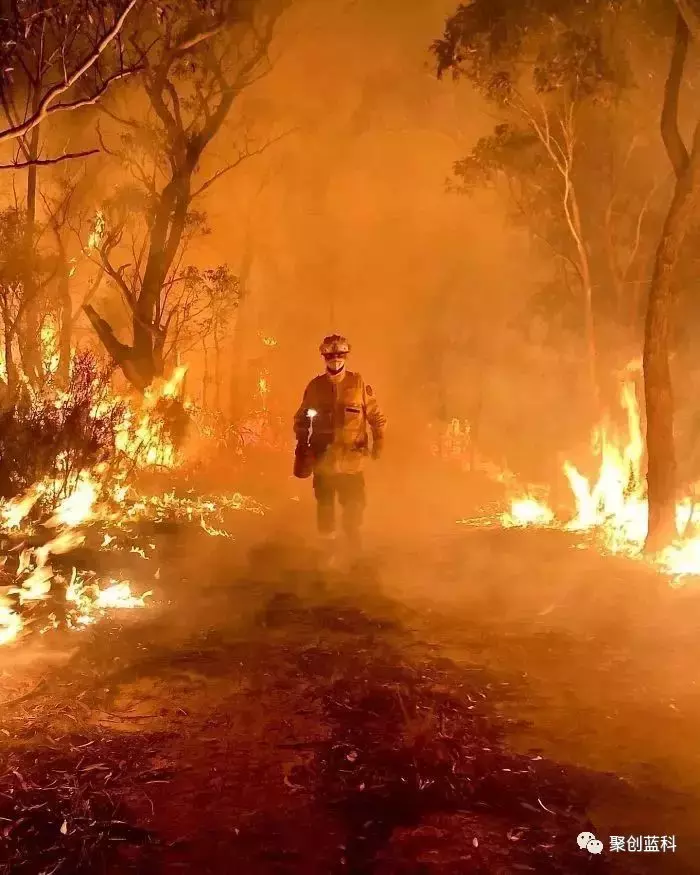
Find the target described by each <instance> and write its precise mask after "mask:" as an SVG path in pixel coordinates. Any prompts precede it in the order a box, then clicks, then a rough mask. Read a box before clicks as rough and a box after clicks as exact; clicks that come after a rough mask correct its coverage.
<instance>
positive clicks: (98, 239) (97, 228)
mask: <svg viewBox="0 0 700 875" xmlns="http://www.w3.org/2000/svg"><path fill="white" fill-rule="evenodd" d="M105 227H106V223H105V217H104V213H103V212H102V211H101V210H98V211H97V212H96V213H95V221H94V222H93V223H92V230H91V231H90V234H89V236H88V239H87V246H86V247H85V248H86V249H87V250H88V252H91V251H92V250H93V249H99V248H100V246H101V244H102V238H103V237H104V233H105Z"/></svg>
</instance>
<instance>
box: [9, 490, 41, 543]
mask: <svg viewBox="0 0 700 875" xmlns="http://www.w3.org/2000/svg"><path fill="white" fill-rule="evenodd" d="M45 489H46V487H45V484H44V483H37V484H36V485H34V486H32V487H31V488H30V489H28V490H27V492H25V494H24V495H22V496H20V497H18V498H11V499H10V500H9V501H6V502H5V503H4V504H3V505H2V508H1V509H0V516H1V517H2V525H3V528H4V529H6V530H7V531H12V529H18V528H19V527H20V526H21V525H22V523H23V522H24V520H25V519H26V518H27V516H28V515H29V512H30V511H31V509H32V508H33V507H34V505H35V504H36V503H37V501H38V500H39V497H40V496H41V494H42V493H43V492H44V491H45Z"/></svg>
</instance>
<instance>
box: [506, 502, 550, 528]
mask: <svg viewBox="0 0 700 875" xmlns="http://www.w3.org/2000/svg"><path fill="white" fill-rule="evenodd" d="M553 520H554V512H553V511H552V510H551V509H550V508H549V507H547V505H546V504H543V503H542V502H541V501H538V500H537V499H536V498H532V497H531V496H529V495H527V496H525V497H524V498H516V499H513V501H511V504H510V512H509V513H504V514H502V515H501V523H502V524H503V525H504V526H506V528H512V527H515V526H536V525H540V526H542V525H549V524H550V523H551V522H553Z"/></svg>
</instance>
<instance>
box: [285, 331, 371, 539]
mask: <svg viewBox="0 0 700 875" xmlns="http://www.w3.org/2000/svg"><path fill="white" fill-rule="evenodd" d="M319 350H320V352H321V355H322V356H323V359H324V361H325V365H326V370H325V373H324V374H321V375H320V376H318V377H315V378H314V379H313V380H312V381H311V382H310V383H309V385H308V386H307V387H306V391H305V392H304V398H303V400H302V402H301V407H300V408H299V410H298V411H297V413H296V416H295V418H294V431H295V434H296V438H297V458H299V452H300V451H301V452H302V454H303V453H304V452H308V454H309V456H310V459H311V472H312V473H313V489H314V495H315V497H316V510H317V525H318V531H319V534H320V536H321V538H322V539H323V541H326V542H329V541H332V540H333V539H334V537H335V521H336V516H335V506H336V497H337V499H338V503H339V504H340V507H341V508H342V512H343V530H344V533H345V536H346V538H347V540H348V546H349V547H350V548H351V549H352V548H355V549H357V548H359V546H360V527H361V525H362V517H363V512H364V508H365V479H364V474H363V468H364V463H365V460H366V458H367V457H368V456H370V455H371V457H372V458H373V459H375V460H376V459H378V458H379V457H380V456H381V453H382V448H383V444H384V426H385V424H386V419H385V418H384V416H383V415H382V413H381V411H380V409H379V405H378V404H377V399H376V398H375V395H374V391H373V389H372V387H371V386H369V385H367V384H366V383H365V381H364V380H363V379H362V377H361V376H360V374H358V373H355V372H353V371H348V370H347V369H346V367H345V363H346V360H347V357H348V353H349V352H350V344H349V343H348V342H347V340H346V339H345V338H344V337H341V336H340V335H339V334H332V335H330V336H329V337H325V338H324V339H323V343H321V346H320V347H319ZM368 426H369V431H371V432H372V446H371V450H370V445H369V435H368ZM301 476H304V475H303V474H302V475H301Z"/></svg>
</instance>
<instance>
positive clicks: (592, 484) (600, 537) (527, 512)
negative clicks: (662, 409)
mask: <svg viewBox="0 0 700 875" xmlns="http://www.w3.org/2000/svg"><path fill="white" fill-rule="evenodd" d="M621 407H622V410H623V411H624V412H625V415H626V427H625V428H616V427H614V426H613V425H612V424H611V423H609V422H605V423H602V424H601V425H599V426H598V427H597V428H596V429H595V430H594V432H593V435H592V442H591V443H592V450H593V455H594V458H596V459H599V469H598V472H597V475H596V476H595V477H593V478H589V477H586V476H585V475H584V474H582V473H581V471H580V470H579V469H578V468H577V467H576V465H574V464H573V463H572V462H570V461H568V460H567V461H566V462H564V465H563V472H564V474H565V475H566V479H567V481H568V484H569V487H570V490H571V496H572V499H573V504H574V506H575V511H574V514H573V516H569V519H566V518H564V517H563V515H562V514H561V513H558V512H556V511H555V509H554V508H552V506H551V505H550V504H549V502H548V500H547V498H546V495H544V494H543V492H544V491H543V490H529V491H527V490H526V491H518V490H517V487H516V486H515V485H514V484H513V483H512V482H511V483H510V485H509V491H510V492H511V494H512V496H513V497H512V498H511V501H510V508H509V510H508V511H506V512H504V513H502V514H500V517H499V521H500V524H501V525H503V526H505V527H507V528H512V527H522V526H548V527H558V528H562V529H564V530H566V531H569V532H576V533H581V534H583V533H586V534H590V535H591V536H592V538H593V540H594V543H595V544H597V545H598V546H599V547H600V548H601V549H602V550H603V551H605V552H608V553H612V554H617V555H623V556H627V557H630V558H634V559H643V560H644V561H647V562H649V563H651V564H653V565H654V566H655V567H656V568H657V569H658V570H659V571H661V572H662V573H664V574H667V575H669V576H670V577H671V578H672V583H673V585H682V584H683V582H684V579H685V578H686V577H687V576H688V575H700V536H698V534H697V532H698V531H699V530H700V507H698V506H697V505H696V501H695V499H694V497H692V496H690V495H689V496H688V497H686V498H684V499H682V500H680V501H678V503H677V505H676V529H677V533H678V538H677V540H676V541H674V543H672V544H668V545H667V547H666V548H664V549H663V550H661V551H659V552H657V553H656V554H655V555H653V556H650V555H647V554H645V553H644V541H645V539H646V535H647V526H648V505H647V499H646V486H645V478H644V474H643V463H644V441H643V439H642V430H641V419H640V413H639V405H638V402H637V396H636V392H635V385H634V383H633V382H632V381H629V382H626V383H624V384H623V387H622V393H621ZM507 479H509V478H507ZM696 487H697V484H696V485H694V486H693V487H692V489H693V492H694V491H695V489H696ZM493 521H494V520H493V518H480V519H475V520H461V521H460V522H462V523H466V524H472V525H473V524H477V525H478V524H484V523H487V524H488V523H492V522H493Z"/></svg>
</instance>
